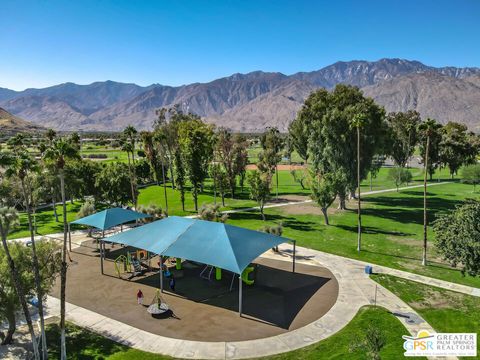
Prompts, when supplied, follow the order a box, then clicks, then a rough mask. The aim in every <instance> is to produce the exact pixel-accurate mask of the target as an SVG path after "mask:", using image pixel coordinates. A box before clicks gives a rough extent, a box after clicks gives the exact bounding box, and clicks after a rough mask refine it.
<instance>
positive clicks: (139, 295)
mask: <svg viewBox="0 0 480 360" xmlns="http://www.w3.org/2000/svg"><path fill="white" fill-rule="evenodd" d="M137 304H138V305H143V292H142V290H140V289H138V292H137Z"/></svg>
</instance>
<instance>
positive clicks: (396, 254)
mask: <svg viewBox="0 0 480 360" xmlns="http://www.w3.org/2000/svg"><path fill="white" fill-rule="evenodd" d="M428 195H429V199H428V208H429V221H432V220H434V218H435V214H437V213H441V212H444V211H448V210H451V209H453V208H454V207H455V205H456V204H458V203H459V202H460V201H461V200H463V199H465V198H467V197H472V195H473V194H472V187H471V186H469V185H465V184H461V183H450V184H444V185H437V186H432V187H430V188H428ZM348 206H349V208H350V209H349V210H347V211H337V210H335V209H332V210H333V211H332V213H331V214H330V226H326V225H324V220H323V216H322V215H321V214H320V212H319V211H318V209H315V208H311V207H310V208H307V207H305V208H304V209H302V210H299V209H298V207H297V208H293V207H282V208H273V209H266V211H265V213H266V215H267V221H266V223H267V224H271V223H280V222H282V223H283V224H284V236H286V237H288V238H291V239H295V240H297V244H298V245H300V246H305V247H309V248H313V249H317V250H322V251H326V252H329V253H334V254H338V255H342V256H346V257H350V258H355V259H360V260H364V261H367V262H371V263H373V264H380V265H385V266H389V267H392V268H396V269H401V270H406V271H410V272H414V273H419V274H422V275H427V276H431V277H435V278H440V279H444V280H447V281H453V282H458V283H462V284H466V285H472V286H477V287H480V277H477V278H474V277H470V276H466V277H463V276H462V275H461V273H460V271H458V270H456V269H452V268H450V267H449V266H447V265H446V264H445V263H444V262H443V261H442V260H441V258H440V257H439V255H438V254H437V253H436V251H435V248H434V246H433V234H432V233H431V232H429V239H430V241H429V249H428V257H429V265H428V266H427V267H423V266H422V265H421V254H422V234H423V188H415V189H410V190H404V191H400V192H398V193H397V192H395V191H393V192H388V193H382V194H377V195H369V196H366V197H365V198H364V199H363V206H364V209H363V212H362V213H363V215H362V222H363V236H362V240H363V251H362V252H361V253H360V254H358V252H357V251H356V244H357V213H356V203H351V204H349V205H348ZM315 210H316V213H314V211H315ZM302 211H303V212H302ZM229 223H230V224H232V225H237V226H242V227H247V228H250V229H255V230H258V229H260V228H261V227H263V226H264V225H265V222H263V221H262V220H261V217H260V215H259V214H258V212H240V213H236V214H231V215H230V219H229Z"/></svg>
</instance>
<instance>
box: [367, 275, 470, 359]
mask: <svg viewBox="0 0 480 360" xmlns="http://www.w3.org/2000/svg"><path fill="white" fill-rule="evenodd" d="M372 279H374V280H375V281H377V282H378V283H379V284H381V285H383V286H384V287H386V288H387V289H389V290H390V291H392V292H393V293H394V294H396V295H397V296H398V297H400V299H402V300H403V301H405V302H406V303H407V304H408V305H410V306H411V307H412V308H413V309H415V310H416V311H417V312H418V313H419V314H420V315H421V316H422V317H423V318H424V319H425V320H426V321H427V322H428V323H429V324H430V325H431V326H432V327H433V328H434V329H435V330H436V331H438V332H468V333H477V334H478V333H480V298H479V297H475V296H471V295H465V294H461V293H457V292H453V291H449V290H444V289H440V288H437V287H433V286H427V285H424V284H420V283H417V282H414V281H409V280H405V279H400V278H397V277H394V276H390V275H385V274H378V275H372ZM477 347H478V351H479V352H480V343H478V344H477Z"/></svg>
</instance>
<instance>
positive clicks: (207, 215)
mask: <svg viewBox="0 0 480 360" xmlns="http://www.w3.org/2000/svg"><path fill="white" fill-rule="evenodd" d="M198 217H199V218H200V219H202V220H207V221H215V222H221V223H224V222H226V221H227V220H228V215H227V214H222V213H221V211H220V205H219V204H203V205H202V206H201V207H200V210H199V211H198Z"/></svg>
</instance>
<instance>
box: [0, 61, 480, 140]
mask: <svg viewBox="0 0 480 360" xmlns="http://www.w3.org/2000/svg"><path fill="white" fill-rule="evenodd" d="M339 83H343V84H350V85H355V86H358V87H360V88H361V89H362V90H363V92H364V93H365V95H367V96H370V97H373V98H374V99H375V100H376V101H377V102H378V103H379V104H381V105H383V106H385V108H386V110H387V111H406V110H411V109H412V110H417V111H419V112H420V114H421V115H422V116H423V117H433V118H436V119H437V120H438V121H440V122H442V123H445V122H447V121H450V120H451V121H458V122H462V123H465V124H466V125H468V127H469V128H470V129H471V130H473V131H477V132H478V131H480V68H476V67H465V68H457V67H440V68H438V67H432V66H428V65H425V64H422V63H421V62H418V61H409V60H403V59H381V60H378V61H373V62H370V61H349V62H337V63H335V64H332V65H329V66H327V67H324V68H322V69H320V70H318V71H311V72H299V73H296V74H293V75H285V74H282V73H278V72H262V71H255V72H251V73H248V74H233V75H231V76H228V77H224V78H220V79H217V80H214V81H211V82H208V83H193V84H189V85H182V86H177V87H173V86H166V85H159V84H152V85H150V86H146V87H142V86H139V85H136V84H125V83H119V82H114V81H105V82H95V83H92V84H90V85H77V84H74V83H65V84H60V85H56V86H52V87H47V88H43V89H26V90H24V91H13V90H10V89H4V88H0V106H1V107H3V108H4V109H6V110H8V111H9V112H11V113H12V114H14V115H17V116H20V117H22V118H24V119H26V120H29V121H31V122H33V123H35V124H38V125H41V126H44V127H51V128H54V129H56V130H77V131H78V130H80V131H104V130H109V131H113V130H121V129H123V128H124V127H125V126H127V125H129V124H132V125H134V126H136V127H137V128H138V129H149V128H151V126H152V123H153V120H154V119H155V109H157V108H160V107H163V106H172V105H174V104H180V106H181V107H182V109H183V110H184V111H190V112H193V113H196V114H198V115H200V116H202V117H204V118H205V119H206V120H207V121H209V122H213V123H215V124H217V125H218V126H224V127H227V128H230V129H232V130H234V131H243V132H259V131H263V130H264V129H265V127H266V126H277V127H278V128H279V129H280V130H281V131H285V130H286V129H287V128H288V124H289V123H290V122H291V121H292V120H293V119H294V117H295V114H296V113H297V111H298V110H299V109H300V108H301V106H302V103H303V101H304V99H305V98H306V97H307V96H308V95H309V94H310V93H311V92H312V91H313V90H315V89H317V88H320V87H324V88H327V89H332V88H333V87H334V86H335V85H336V84H339Z"/></svg>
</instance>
